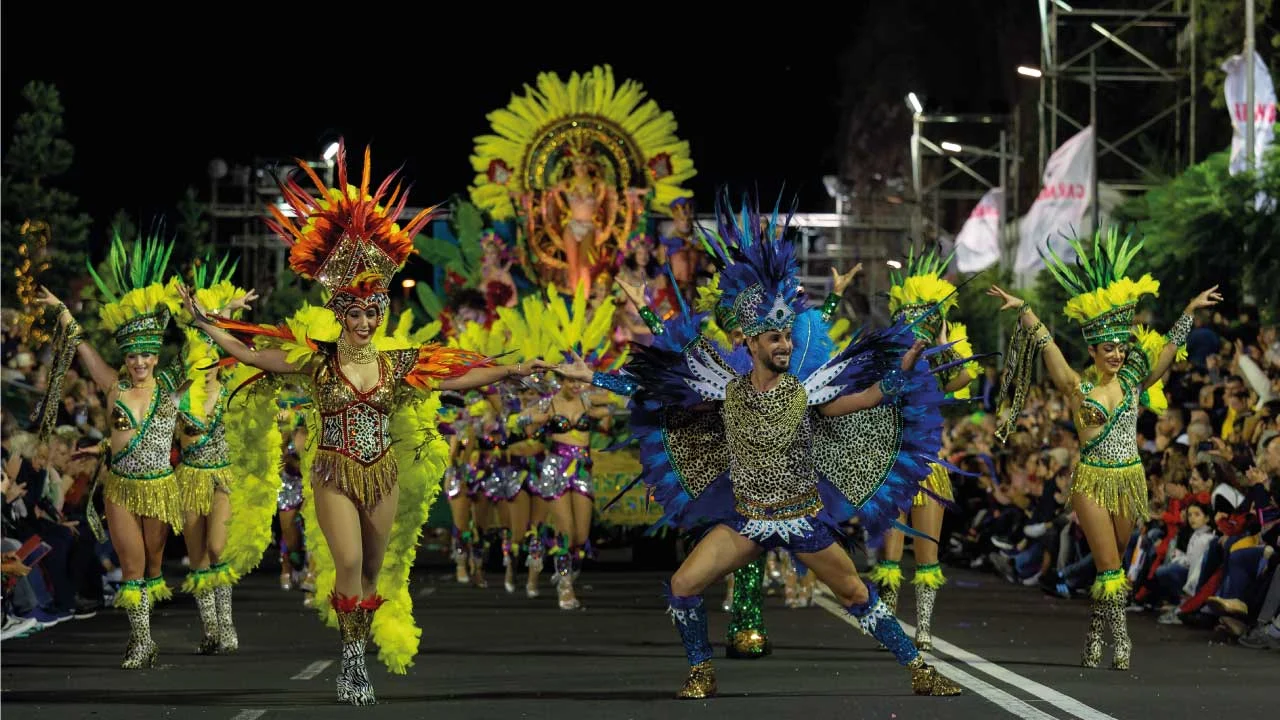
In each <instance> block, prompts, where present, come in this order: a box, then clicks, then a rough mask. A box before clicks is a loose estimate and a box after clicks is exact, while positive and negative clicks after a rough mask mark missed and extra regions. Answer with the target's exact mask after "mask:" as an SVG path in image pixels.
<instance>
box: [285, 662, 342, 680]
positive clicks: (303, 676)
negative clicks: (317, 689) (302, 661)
mask: <svg viewBox="0 0 1280 720" xmlns="http://www.w3.org/2000/svg"><path fill="white" fill-rule="evenodd" d="M332 664H333V661H332V660H317V661H315V662H313V663H311V664H310V665H308V666H306V667H304V668H302V672H300V673H298V674H297V675H294V676H293V677H291V678H289V679H290V680H310V679H311V678H313V677H315V676H317V675H319V674H320V673H322V672H324V669H325V668H327V667H329V666H330V665H332Z"/></svg>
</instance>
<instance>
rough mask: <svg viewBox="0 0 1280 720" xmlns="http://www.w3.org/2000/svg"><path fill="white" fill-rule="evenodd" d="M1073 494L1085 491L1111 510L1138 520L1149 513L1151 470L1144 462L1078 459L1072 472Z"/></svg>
mask: <svg viewBox="0 0 1280 720" xmlns="http://www.w3.org/2000/svg"><path fill="white" fill-rule="evenodd" d="M1071 495H1072V496H1076V495H1083V496H1085V497H1087V498H1089V499H1090V500H1092V501H1094V502H1095V503H1097V504H1098V505H1101V506H1102V507H1103V508H1106V510H1107V512H1109V513H1111V514H1113V515H1119V516H1120V517H1123V518H1127V519H1128V520H1130V521H1132V522H1134V523H1140V522H1144V521H1145V520H1146V519H1147V517H1148V506H1147V473H1146V471H1145V470H1143V468H1142V463H1141V462H1135V463H1134V464H1132V465H1126V466H1125V467H1100V466H1098V465H1089V464H1087V463H1083V462H1081V463H1077V464H1076V469H1075V472H1074V473H1072V475H1071Z"/></svg>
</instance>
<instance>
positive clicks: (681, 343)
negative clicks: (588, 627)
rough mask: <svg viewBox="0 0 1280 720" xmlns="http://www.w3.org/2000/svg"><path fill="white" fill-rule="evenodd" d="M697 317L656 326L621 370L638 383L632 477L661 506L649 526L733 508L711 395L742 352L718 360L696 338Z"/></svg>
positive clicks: (701, 518)
mask: <svg viewBox="0 0 1280 720" xmlns="http://www.w3.org/2000/svg"><path fill="white" fill-rule="evenodd" d="M705 317H706V315H705V314H700V315H692V314H689V315H681V316H677V317H676V318H673V319H672V320H670V321H668V322H666V323H664V327H663V332H662V333H659V334H658V335H657V336H655V337H654V343H653V344H652V345H651V346H648V347H643V346H636V347H635V348H634V349H633V355H632V357H631V360H630V361H629V362H628V363H627V367H626V370H627V372H628V374H630V375H631V376H632V377H634V378H635V380H636V381H637V382H638V383H639V385H640V387H639V390H638V391H637V392H636V394H635V396H634V399H633V402H632V415H631V426H632V430H633V432H634V434H635V437H636V438H637V440H638V441H639V444H640V463H641V468H642V469H641V475H640V480H641V481H642V482H643V483H644V484H645V486H646V488H647V489H648V491H649V494H650V496H651V497H652V498H653V499H654V501H655V502H657V503H658V504H659V505H661V506H662V509H663V511H664V515H663V518H662V520H660V521H659V522H658V524H657V527H661V526H664V525H672V526H676V527H682V528H688V527H693V526H695V525H699V524H703V523H706V522H715V521H717V520H719V519H721V518H720V517H719V516H718V513H723V512H724V510H725V508H728V509H732V508H733V501H732V497H733V488H732V485H731V483H730V481H729V462H728V457H727V455H726V453H725V452H724V445H725V434H724V424H723V421H722V420H721V418H720V412H719V405H718V403H715V402H714V399H715V396H716V394H717V393H718V395H719V397H723V396H724V388H725V386H726V385H727V384H728V380H729V379H731V378H732V377H733V376H734V375H736V372H735V371H734V369H733V368H734V366H735V365H736V364H739V363H741V362H742V359H743V357H744V356H743V355H741V354H734V353H730V354H729V356H728V358H726V357H725V356H724V355H722V354H721V350H720V349H719V348H718V347H717V346H715V345H714V343H711V342H710V341H708V340H706V339H705V338H703V337H701V335H700V334H699V332H698V330H699V328H700V327H701V326H702V321H703V320H704V319H705ZM747 362H748V364H749V362H750V360H749V358H748V359H747Z"/></svg>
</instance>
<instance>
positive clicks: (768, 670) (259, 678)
mask: <svg viewBox="0 0 1280 720" xmlns="http://www.w3.org/2000/svg"><path fill="white" fill-rule="evenodd" d="M908 562H909V561H908ZM448 570H449V569H448V568H447V567H444V566H435V567H430V568H423V569H420V570H419V571H417V572H416V573H415V576H414V579H413V580H414V585H413V590H414V593H415V596H416V601H415V602H416V613H417V617H418V619H419V623H420V624H421V625H422V627H423V628H424V638H423V652H422V654H421V655H420V656H419V657H418V660H417V664H416V665H415V666H414V667H412V668H410V671H409V674H407V675H402V676H395V675H390V674H388V673H387V672H386V670H385V669H384V668H383V667H382V666H381V665H380V664H378V663H377V662H376V660H375V658H374V657H373V656H370V658H369V660H370V668H371V673H372V677H373V681H374V685H375V688H376V690H377V693H378V698H379V704H378V705H377V706H374V707H368V708H351V707H345V706H339V705H337V704H335V702H334V689H333V688H334V678H335V674H336V671H337V666H338V663H337V660H338V647H339V642H338V634H337V631H336V630H330V629H327V628H325V627H323V626H322V625H320V623H319V622H318V621H317V620H316V619H315V618H314V616H313V615H312V614H311V611H310V610H307V609H305V608H304V607H303V606H302V595H301V594H300V593H298V592H296V591H295V592H286V591H283V590H280V589H279V588H278V587H277V586H276V583H275V574H274V573H273V572H271V571H270V569H269V568H264V569H263V570H262V571H259V572H258V573H257V574H255V575H252V576H250V577H249V578H247V579H246V580H245V581H244V582H243V583H242V584H241V585H240V586H239V587H238V588H237V592H236V596H235V608H236V620H237V626H238V630H239V635H240V643H241V648H240V652H239V653H237V654H235V655H229V656H215V657H202V656H197V655H194V654H192V651H193V649H194V646H195V644H196V642H197V640H198V639H199V621H198V617H197V614H196V611H195V607H194V604H193V602H192V601H191V600H190V598H185V597H182V596H179V597H178V598H177V599H175V600H174V601H172V602H170V603H168V604H167V605H165V606H162V608H161V609H160V610H159V612H158V614H157V616H156V617H155V619H154V621H153V632H154V635H155V637H156V639H157V641H158V642H159V644H160V648H161V655H160V663H161V664H160V666H159V667H157V668H155V669H152V670H145V671H135V672H126V671H122V670H120V669H119V661H120V655H121V653H122V651H123V649H124V643H125V640H126V637H127V622H126V620H125V618H124V615H123V614H122V613H121V612H119V611H115V610H110V611H105V612H102V613H99V615H98V616H97V617H95V618H91V619H88V620H80V621H68V622H64V623H62V624H61V625H58V626H56V627H53V628H49V629H46V630H44V631H43V632H40V633H38V634H36V635H33V636H30V637H27V638H21V639H15V640H11V641H8V642H5V643H4V644H3V647H2V648H0V662H2V663H3V668H2V671H0V672H2V678H3V693H2V694H0V705H2V707H3V712H4V713H5V714H6V715H8V713H9V712H13V713H14V715H12V717H21V718H28V719H31V720H55V719H57V718H95V719H98V720H125V719H126V718H128V719H129V720H135V719H137V718H171V717H177V718H183V719H184V720H186V719H188V718H191V719H194V718H215V719H217V720H256V719H257V718H262V719H264V720H273V719H275V718H298V719H299V720H301V719H303V718H307V719H308V720H310V719H312V718H314V719H316V720H321V719H324V718H350V717H352V714H353V713H355V714H358V715H359V716H361V717H367V718H393V717H394V718H432V719H436V718H500V719H503V720H509V719H510V718H554V719H556V720H564V719H565V718H661V719H662V720H676V719H677V718H686V717H689V718H693V717H697V718H706V717H733V718H735V719H742V718H771V719H777V718H797V717H830V718H835V717H839V718H842V720H843V719H847V718H885V719H887V720H905V719H907V718H934V717H937V718H942V717H947V718H984V719H985V718H1001V717H1009V716H1015V717H1024V718H1037V719H1040V720H1044V719H1045V718H1073V717H1075V718H1082V719H1083V720H1105V719H1106V718H1180V717H1198V718H1203V717H1225V718H1233V719H1238V720H1244V719H1245V718H1260V717H1266V716H1272V717H1274V713H1275V712H1276V708H1277V707H1280V704H1278V703H1277V699H1276V698H1277V695H1276V687H1277V684H1276V678H1277V677H1280V674H1278V673H1277V671H1280V653H1267V652H1262V651H1253V650H1247V649H1243V648H1239V647H1236V646H1232V645H1225V644H1222V643H1221V642H1218V641H1215V640H1214V639H1213V637H1212V636H1211V635H1210V634H1209V633H1208V632H1206V631H1199V630H1191V629H1188V628H1184V627H1169V626H1160V625H1157V624H1156V623H1155V621H1154V617H1153V616H1149V615H1147V616H1133V615H1131V616H1130V632H1131V635H1132V637H1133V641H1134V661H1133V669H1132V670H1131V671H1128V672H1118V671H1113V670H1105V669H1099V670H1084V669H1081V668H1080V667H1078V665H1077V662H1078V658H1079V652H1080V648H1081V642H1082V636H1083V632H1084V629H1085V624H1086V616H1087V613H1088V606H1087V603H1086V602H1085V601H1082V600H1075V601H1065V600H1058V599H1053V598H1048V597H1045V596H1043V595H1042V594H1040V593H1039V592H1038V591H1036V590H1034V589H1030V588H1023V587H1015V586H1011V585H1007V584H1005V583H1004V582H1003V581H1001V580H999V579H997V578H996V577H995V576H992V575H979V574H976V573H972V572H969V571H965V570H958V569H952V570H948V575H949V576H950V578H951V581H952V582H951V584H950V585H948V586H947V587H946V588H944V590H943V591H942V593H941V594H940V596H939V602H938V610H937V617H936V619H935V623H934V633H935V637H936V638H938V639H939V640H940V642H938V648H937V650H935V651H934V652H933V653H931V654H930V658H931V660H932V659H936V660H939V661H941V662H940V663H939V665H940V666H941V667H942V668H943V670H944V672H946V673H948V674H950V675H951V676H952V677H953V678H955V679H957V680H958V681H960V682H961V683H962V684H963V685H965V687H966V689H967V692H966V693H965V695H964V696H961V697H957V698H924V697H915V696H913V695H912V694H911V689H910V683H909V679H908V675H907V672H906V671H905V670H903V669H902V668H900V667H898V666H897V665H896V664H895V663H894V662H893V660H892V658H891V657H890V656H889V655H888V654H887V653H885V652H881V651H877V650H876V649H875V643H874V642H873V641H872V640H871V639H870V638H867V637H865V636H863V635H861V634H860V633H859V632H858V631H857V630H856V629H855V628H854V627H853V626H851V625H850V624H849V623H848V622H847V620H846V618H844V617H843V614H842V613H840V612H839V611H838V609H837V608H835V606H834V605H832V604H830V603H827V602H824V603H823V604H822V605H820V606H818V607H812V608H805V609H794V610H793V609H786V608H784V607H783V606H782V602H781V600H780V599H779V598H776V597H774V598H771V599H770V600H769V601H768V608H767V611H766V619H767V622H768V625H769V631H770V634H771V636H772V639H773V642H774V646H775V652H774V654H773V655H772V656H771V657H768V658H765V659H761V660H753V661H743V660H725V659H719V660H717V663H716V665H717V670H718V675H719V681H720V690H721V695H720V697H718V698H716V699H714V700H710V701H676V700H674V699H672V694H673V693H674V691H675V690H676V689H677V688H678V687H679V686H680V684H681V682H682V681H683V678H684V673H685V668H686V665H685V662H684V658H683V652H682V650H681V646H680V643H679V638H678V636H677V634H676V631H675V629H674V628H673V627H672V626H671V623H670V621H669V620H668V619H667V618H666V617H665V616H664V612H663V611H664V605H663V601H662V598H661V585H660V582H661V579H662V577H663V575H662V574H661V573H656V572H633V571H629V570H627V568H626V566H625V565H622V566H612V568H600V569H597V570H596V571H594V572H588V573H587V574H585V575H584V576H583V578H582V582H583V583H584V584H585V587H583V588H582V589H581V590H580V597H581V598H582V599H583V601H584V603H585V608H584V609H583V610H580V611H572V612H566V611H561V610H559V609H558V608H557V607H556V604H555V596H554V593H553V592H552V591H551V589H550V588H549V587H548V585H547V583H546V582H545V580H544V582H543V590H544V592H543V595H542V596H541V597H540V598H537V599H534V600H530V599H528V598H526V597H525V596H524V594H523V592H518V593H516V594H513V595H508V594H507V593H506V592H504V590H503V589H502V584H501V577H500V576H499V575H498V574H496V573H492V574H491V575H490V587H489V588H487V589H477V588H473V587H468V586H460V585H457V584H456V583H454V582H453V579H452V577H451V575H450V574H449V573H448ZM178 573H179V570H178V569H175V570H174V571H173V577H171V579H170V582H171V583H172V582H174V580H175V579H176V578H178V577H180V575H179V574H178ZM722 596H723V588H715V589H713V590H712V591H711V592H710V593H709V594H708V597H707V599H708V603H709V604H713V605H716V606H718V605H719V603H720V600H721V598H722ZM901 610H902V613H901V614H902V616H903V618H904V619H905V620H908V621H911V620H913V619H914V598H913V596H912V593H911V592H910V591H909V590H908V591H907V592H906V593H904V597H903V601H902V607H901ZM725 620H726V615H725V614H724V613H721V612H717V613H715V614H714V616H713V619H712V633H713V634H712V637H713V640H714V641H715V642H716V643H717V645H719V643H720V642H721V641H722V640H723V635H724V624H725ZM718 649H719V648H718Z"/></svg>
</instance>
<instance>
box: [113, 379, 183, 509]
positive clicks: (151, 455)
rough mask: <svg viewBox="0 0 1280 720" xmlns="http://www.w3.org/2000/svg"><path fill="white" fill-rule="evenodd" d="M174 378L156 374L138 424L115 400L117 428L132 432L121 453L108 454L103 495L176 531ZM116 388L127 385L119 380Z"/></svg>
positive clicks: (175, 404)
mask: <svg viewBox="0 0 1280 720" xmlns="http://www.w3.org/2000/svg"><path fill="white" fill-rule="evenodd" d="M173 387H174V385H173V382H172V379H171V377H170V376H169V375H168V373H156V387H155V391H154V393H153V394H152V396H151V406H150V408H148V410H147V415H146V417H144V418H143V419H142V420H141V422H134V421H135V418H133V416H132V414H131V413H130V412H129V410H128V408H127V407H125V405H124V403H122V402H120V401H119V400H117V401H116V404H115V407H114V408H112V423H113V427H114V429H116V430H130V429H133V430H134V435H133V437H132V438H131V439H130V440H129V443H128V444H127V445H125V447H124V448H123V449H121V450H120V452H115V453H112V455H111V460H110V463H109V465H108V472H107V476H106V480H105V483H104V488H103V497H104V498H105V499H106V500H108V501H110V502H112V503H115V504H116V505H119V506H121V507H123V508H125V509H127V510H128V511H129V512H131V513H133V514H135V515H139V516H141V517H152V518H159V519H161V520H163V521H165V522H167V523H169V525H171V526H172V527H173V528H175V529H181V527H182V520H183V518H182V507H181V502H180V500H179V495H178V481H177V480H176V479H175V478H174V475H173V468H172V467H171V466H170V464H169V450H170V448H172V447H173V432H174V429H175V428H176V427H177V423H178V406H177V403H175V402H174V399H173V395H172V394H171V393H172V392H173ZM120 389H121V390H122V391H123V390H126V389H128V385H126V384H124V383H121V384H120Z"/></svg>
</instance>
